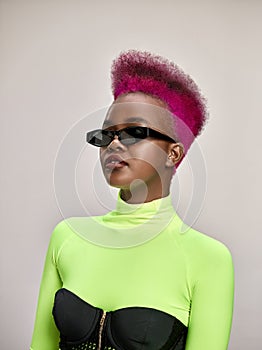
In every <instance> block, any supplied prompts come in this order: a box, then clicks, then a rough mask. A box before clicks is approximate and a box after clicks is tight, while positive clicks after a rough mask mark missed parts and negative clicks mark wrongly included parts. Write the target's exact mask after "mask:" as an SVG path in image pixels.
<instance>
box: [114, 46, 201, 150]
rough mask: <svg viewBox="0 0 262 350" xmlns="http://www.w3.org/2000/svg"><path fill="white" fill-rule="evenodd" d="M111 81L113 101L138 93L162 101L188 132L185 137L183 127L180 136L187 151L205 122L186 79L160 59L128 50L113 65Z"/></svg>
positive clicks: (197, 98) (195, 91)
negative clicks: (124, 95) (123, 95)
mask: <svg viewBox="0 0 262 350" xmlns="http://www.w3.org/2000/svg"><path fill="white" fill-rule="evenodd" d="M111 78H112V91H113V95H114V99H117V97H118V96H120V95H122V94H127V93H130V92H137V91H140V92H143V93H145V94H148V95H151V96H153V97H156V98H158V99H160V100H162V101H164V102H165V103H166V104H167V105H168V107H169V110H170V111H171V112H172V114H173V115H174V116H175V117H178V118H179V119H180V120H182V122H183V123H182V124H184V123H185V125H186V126H187V128H189V130H188V132H187V133H186V134H187V136H186V135H185V127H184V128H183V130H184V131H183V133H182V134H184V136H182V134H181V133H180V139H181V142H182V143H183V144H184V147H185V151H187V150H188V148H189V147H190V145H191V143H192V142H193V140H194V138H195V137H196V136H198V135H199V134H200V132H201V131H202V129H203V126H204V124H205V122H206V119H207V112H206V101H205V99H204V97H203V96H202V95H201V93H200V90H199V88H198V86H197V85H196V83H195V82H194V81H193V80H192V78H191V77H190V76H189V75H187V74H185V73H184V72H183V70H182V69H181V68H180V67H178V66H177V65H175V64H174V63H173V62H170V61H168V60H167V59H165V58H163V57H161V56H157V55H153V54H151V53H150V52H146V51H136V50H129V51H126V52H122V53H120V55H119V57H118V58H116V59H115V60H114V61H113V64H112V70H111ZM178 134H179V133H178ZM190 135H191V136H190Z"/></svg>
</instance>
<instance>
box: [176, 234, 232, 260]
mask: <svg viewBox="0 0 262 350" xmlns="http://www.w3.org/2000/svg"><path fill="white" fill-rule="evenodd" d="M180 242H181V244H182V246H183V248H184V251H185V253H186V254H187V255H188V256H189V257H190V259H197V260H200V261H210V262H211V261H214V262H216V261H221V260H231V259H232V257H231V252H230V250H229V248H228V247H227V246H226V244H225V243H223V242H221V241H220V240H218V239H217V238H214V237H211V236H209V235H208V234H206V233H203V232H200V231H198V230H196V229H194V228H192V227H187V229H186V230H185V232H183V233H181V234H180Z"/></svg>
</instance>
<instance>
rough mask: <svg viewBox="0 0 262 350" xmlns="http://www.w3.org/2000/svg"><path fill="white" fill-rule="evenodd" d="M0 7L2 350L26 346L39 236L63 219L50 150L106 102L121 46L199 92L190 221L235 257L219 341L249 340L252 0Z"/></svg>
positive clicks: (252, 316) (256, 104)
mask: <svg viewBox="0 0 262 350" xmlns="http://www.w3.org/2000/svg"><path fill="white" fill-rule="evenodd" d="M0 4H1V7H0V11H1V14H0V16H1V18H0V20H1V32H0V40H1V41H0V48H1V100H2V101H1V136H0V142H1V248H0V249H1V276H0V281H1V317H0V318H1V320H0V323H1V327H0V329H1V338H0V347H1V349H12V350H13V349H16V350H22V349H28V348H29V344H30V341H31V335H32V330H33V323H34V318H35V311H36V303H37V296H38V289H39V283H40V279H41V274H42V268H43V263H44V257H45V253H46V249H47V245H48V241H49V237H50V235H51V232H52V229H53V228H54V226H55V225H56V224H57V223H58V222H59V221H60V220H62V218H63V217H62V215H61V212H60V210H59V207H58V205H57V203H56V198H55V191H54V187H53V171H54V162H55V157H56V152H57V150H58V147H59V145H60V143H61V141H62V140H63V138H64V136H65V135H66V133H67V132H68V131H69V130H70V129H71V128H72V126H73V125H74V124H75V123H77V122H78V121H79V120H80V119H81V118H83V117H84V116H86V115H87V114H88V113H91V112H92V111H96V110H98V109H100V108H102V107H104V106H107V105H109V104H110V102H111V101H112V96H111V92H110V76H109V71H110V65H111V61H112V59H113V58H115V57H116V56H117V55H118V54H119V52H120V51H121V50H126V49H129V48H136V49H142V50H149V51H152V52H155V53H158V54H161V55H163V56H166V57H168V58H169V59H171V60H173V61H175V62H176V63H178V64H179V65H180V66H182V67H183V69H184V70H185V71H186V72H187V73H189V74H190V75H192V77H193V78H194V79H195V80H196V81H197V83H198V84H199V85H200V87H201V89H202V91H203V93H204V94H205V96H206V97H207V99H208V102H209V110H210V120H209V124H208V126H207V128H206V130H205V131H204V133H203V135H202V136H200V138H199V140H198V142H199V144H200V145H201V147H202V150H203V154H204V158H205V162H206V168H207V193H206V197H205V200H204V203H203V208H202V212H201V214H200V216H199V218H198V220H197V222H196V223H195V225H194V226H195V228H197V229H199V230H200V231H202V232H205V233H207V234H209V235H211V236H213V237H215V238H217V239H219V240H221V241H222V242H224V243H225V244H226V245H227V246H228V247H229V248H230V250H231V252H232V255H233V258H234V263H235V275H236V293H235V312H234V320H233V327H232V335H231V340H230V345H229V349H230V350H246V349H248V350H257V349H258V348H260V346H261V343H262V335H261V325H262V324H261V319H262V305H261V295H262V280H261V266H262V257H261V243H262V240H261V230H260V229H259V224H260V223H261V204H260V203H261V201H260V197H261V186H260V181H261V175H260V172H261V156H260V151H261V146H262V145H261V126H262V123H261V115H262V114H261V112H262V108H261V78H262V76H261V62H262V49H261V32H262V21H261V15H262V2H261V1H260V0H257V1H255V0H253V1H252V0H246V1H245V0H227V1H226V0H223V1H222V0H220V1H212V0H209V1H208V0H206V1H204V0H198V1H194V0H191V1H189V0H184V1H175V0H174V1H168V0H162V1H152V0H151V1H149V0H146V1H138V0H132V1H131V0H130V1H124V0H122V1H120V0H112V1H95V2H94V1H87V0H86V1H84V0H82V1H80V0H72V1H68V0H61V1H57V0H52V1H48V0H45V1H44V0H43V1H39V0H34V1H33V0H32V1H25V0H21V1H12V0H6V1H4V0H2V1H1V2H0ZM92 159H93V158H92ZM95 159H97V156H96V158H95ZM95 159H94V160H95ZM181 175H183V168H182V165H181ZM181 177H183V176H181ZM184 186H185V188H186V187H187V185H186V183H185V184H184ZM91 187H92V183H90V179H87V181H86V189H87V190H88V189H90V191H91ZM182 196H183V194H182ZM185 196H186V191H185ZM92 205H93V209H94V211H96V210H97V212H99V211H100V210H101V207H100V206H99V203H98V201H95V200H94V202H93V204H92ZM76 214H77V213H76V212H74V208H72V215H76ZM47 350H49V349H47ZM196 350H201V349H196ZM210 350H211V349H210Z"/></svg>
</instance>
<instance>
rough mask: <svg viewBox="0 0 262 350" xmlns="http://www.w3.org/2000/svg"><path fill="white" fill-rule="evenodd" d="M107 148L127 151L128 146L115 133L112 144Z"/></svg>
mask: <svg viewBox="0 0 262 350" xmlns="http://www.w3.org/2000/svg"><path fill="white" fill-rule="evenodd" d="M107 149H108V150H109V151H116V150H118V151H125V150H126V146H125V145H123V144H122V143H121V141H120V140H119V138H118V136H117V135H115V137H114V139H113V140H112V141H111V142H110V144H109V145H108V146H107Z"/></svg>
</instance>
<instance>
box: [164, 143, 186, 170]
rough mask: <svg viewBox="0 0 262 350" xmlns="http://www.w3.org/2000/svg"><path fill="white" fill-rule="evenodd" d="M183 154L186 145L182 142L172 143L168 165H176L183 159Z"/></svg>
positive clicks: (170, 166) (169, 149) (169, 166)
mask: <svg viewBox="0 0 262 350" xmlns="http://www.w3.org/2000/svg"><path fill="white" fill-rule="evenodd" d="M183 155H184V146H183V145H182V143H180V142H177V143H171V144H170V146H169V148H168V153H167V160H166V167H167V168H172V167H174V166H175V165H176V164H177V163H178V162H179V161H180V160H181V159H182V157H183Z"/></svg>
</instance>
